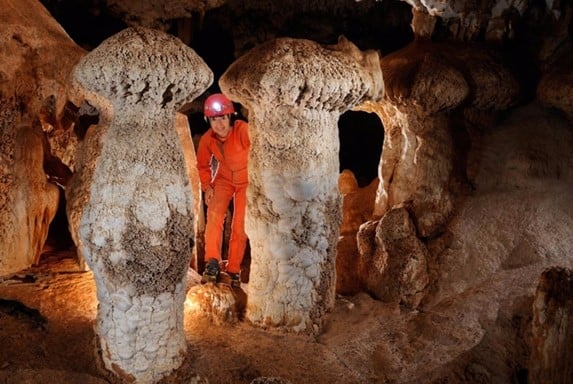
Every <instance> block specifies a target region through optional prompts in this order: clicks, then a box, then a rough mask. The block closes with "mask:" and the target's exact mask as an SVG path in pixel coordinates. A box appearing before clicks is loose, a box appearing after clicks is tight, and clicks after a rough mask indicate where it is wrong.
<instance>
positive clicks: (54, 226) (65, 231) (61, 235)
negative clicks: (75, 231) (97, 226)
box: [40, 188, 76, 262]
mask: <svg viewBox="0 0 573 384" xmlns="http://www.w3.org/2000/svg"><path fill="white" fill-rule="evenodd" d="M75 248H76V246H75V244H74V241H73V239H72V235H71V233H70V229H69V224H68V217H67V215H66V197H65V193H64V190H63V189H61V188H60V200H59V202H58V210H57V212H56V215H55V216H54V219H53V220H52V222H51V223H50V227H49V229H48V237H47V239H46V242H45V243H44V248H43V250H42V257H43V255H44V254H51V253H62V252H63V253H65V251H73V250H75ZM42 257H41V258H40V262H41V261H42Z"/></svg>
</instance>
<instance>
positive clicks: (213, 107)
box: [203, 93, 235, 117]
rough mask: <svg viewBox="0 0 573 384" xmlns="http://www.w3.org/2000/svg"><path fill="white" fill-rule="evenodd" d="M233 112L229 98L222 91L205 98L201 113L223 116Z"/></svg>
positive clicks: (209, 115)
mask: <svg viewBox="0 0 573 384" xmlns="http://www.w3.org/2000/svg"><path fill="white" fill-rule="evenodd" d="M232 113H235V107H233V103H232V102H231V100H229V99H228V98H227V96H225V95H223V94H222V93H215V94H213V95H211V96H209V97H208V98H207V100H205V106H204V107H203V114H204V115H205V117H214V116H223V115H230V114H232Z"/></svg>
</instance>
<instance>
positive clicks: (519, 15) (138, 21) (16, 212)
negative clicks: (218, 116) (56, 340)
mask: <svg viewBox="0 0 573 384" xmlns="http://www.w3.org/2000/svg"><path fill="white" fill-rule="evenodd" d="M24 3H25V4H24ZM24 3H20V2H16V1H11V0H6V1H4V4H3V11H1V12H0V19H2V20H4V21H5V25H6V26H7V28H6V29H5V31H4V32H2V33H1V34H0V36H2V39H3V40H2V41H3V43H2V44H3V46H4V53H1V54H0V61H1V62H2V67H1V70H2V72H1V73H0V74H1V75H2V79H3V80H4V82H3V84H2V85H1V86H0V99H2V107H1V110H0V113H1V114H0V121H1V123H2V137H1V141H0V144H1V145H2V146H3V151H2V154H3V157H2V158H1V159H0V160H1V165H2V172H3V174H2V184H1V187H2V188H3V194H4V197H3V200H2V205H0V208H1V211H0V212H1V213H2V215H3V217H4V220H3V223H4V228H3V230H2V232H1V235H2V236H1V237H0V240H1V241H2V259H0V276H2V280H0V282H1V283H2V285H0V298H2V300H3V301H2V304H3V305H5V306H6V307H10V308H12V309H11V310H12V311H20V312H21V313H27V314H32V315H31V316H32V317H34V318H38V319H40V320H38V321H39V322H40V323H41V324H42V327H45V323H46V317H42V315H40V314H38V313H36V312H34V310H30V309H26V308H25V307H24V309H22V307H19V306H18V305H17V304H14V303H19V302H18V301H14V300H16V299H18V298H19V296H18V293H15V291H14V289H13V288H14V286H17V284H16V283H15V282H20V283H22V284H29V283H30V281H31V282H32V283H34V282H35V281H36V279H37V276H35V275H34V272H33V271H34V268H36V267H38V266H39V267H41V266H42V263H43V258H45V259H48V258H50V257H53V256H54V255H55V256H56V258H57V257H64V258H66V259H69V260H72V261H73V263H76V264H77V266H76V267H75V270H77V271H86V273H88V274H93V276H94V278H95V282H96V286H98V288H97V295H98V300H99V309H98V314H97V320H96V318H95V315H94V318H93V319H92V320H91V321H92V322H94V323H96V325H95V326H94V327H95V328H94V332H95V334H96V336H97V338H98V343H99V344H98V348H100V352H99V354H98V359H101V360H102V361H103V365H104V366H105V369H106V370H107V373H105V374H102V373H101V371H100V373H95V371H93V370H92V368H89V369H86V372H91V374H93V375H96V376H97V375H103V376H101V377H106V380H109V381H110V382H113V381H114V380H119V381H121V380H127V381H136V382H142V383H143V382H160V381H162V380H167V381H169V380H174V382H177V380H178V378H181V377H184V376H185V375H190V374H191V373H190V372H197V369H196V367H195V368H192V369H190V368H189V364H191V363H189V361H193V358H192V357H190V356H191V355H190V354H192V352H190V351H189V347H191V350H192V348H193V347H195V348H196V344H195V345H194V344H193V343H189V345H187V344H186V342H185V338H186V337H187V338H189V333H185V332H186V331H185V330H184V329H183V300H184V295H187V300H188V301H189V300H190V298H192V301H193V302H194V305H193V308H192V313H194V315H197V314H198V313H199V314H200V315H207V317H208V318H209V319H210V321H213V322H215V323H217V324H219V325H221V324H222V325H223V326H225V324H227V325H231V324H235V325H236V324H237V323H238V324H243V323H246V324H248V326H249V327H253V328H256V327H259V328H262V329H265V330H269V331H273V332H274V331H284V332H286V333H287V334H288V333H302V334H310V335H311V336H312V337H316V338H318V339H319V340H322V343H321V344H324V345H325V346H326V349H327V350H328V351H329V352H332V353H334V354H335V355H337V356H338V358H340V359H343V360H344V361H345V365H346V366H347V367H351V368H349V369H348V370H346V371H345V373H343V376H344V378H341V379H340V380H342V381H340V382H348V383H352V382H367V381H368V380H370V381H371V382H386V381H392V382H403V383H409V382H427V383H432V382H440V381H444V380H450V381H453V382H510V381H512V382H519V383H522V382H539V383H541V382H555V383H559V382H563V383H566V382H568V380H569V378H570V377H571V371H570V370H571V369H570V368H569V367H570V366H572V365H571V364H570V363H571V361H569V360H570V359H569V357H568V356H570V352H569V349H570V346H569V345H571V343H570V341H571V339H570V338H569V335H570V334H571V331H570V330H569V328H570V326H568V325H567V313H568V311H570V310H571V306H570V301H569V300H567V299H566V298H564V297H562V296H563V295H562V294H561V293H560V292H569V291H570V289H571V288H570V287H571V278H570V274H571V272H570V268H571V254H572V252H573V243H572V242H571V239H573V233H571V228H573V225H572V224H573V208H572V207H571V204H570V202H569V199H568V196H569V194H570V191H571V190H572V189H571V187H572V172H571V169H573V160H572V157H571V154H570V148H571V145H572V143H573V141H572V138H571V121H573V117H572V116H573V101H572V100H573V92H572V91H571V85H572V84H573V81H572V72H571V68H573V65H571V64H572V62H573V55H572V53H571V52H572V50H571V35H572V23H571V18H572V17H573V5H572V4H570V3H568V2H547V3H543V2H507V3H505V2H504V3H503V4H502V3H500V2H495V1H491V2H482V3H480V4H477V3H476V4H474V3H470V2H455V1H448V2H442V3H440V4H434V3H433V2H425V3H422V2H419V1H416V0H405V1H384V2H378V1H357V2H354V1H337V2H334V3H332V4H329V5H327V4H326V3H325V2H321V1H316V2H298V1H294V0H293V1H287V2H283V3H281V5H278V4H274V3H272V2H264V1H246V2H238V1H226V2H225V1H207V2H194V1H176V0H174V1H170V2H161V3H155V2H151V3H143V2H137V1H135V2H131V1H123V2H118V1H111V0H110V1H107V2H106V4H104V3H102V2H99V1H89V0H83V1H80V2H73V1H49V0H45V1H43V2H42V4H43V6H45V7H46V9H47V10H46V9H43V8H42V5H41V4H40V3H39V2H36V1H29V2H24ZM48 11H49V12H48ZM131 28H135V29H131ZM137 28H142V29H141V30H139V31H140V32H136V33H133V34H132V35H130V34H129V33H130V32H128V31H134V30H135V31H137ZM126 32H128V33H126ZM66 33H67V34H68V35H69V36H68V35H66ZM122 33H123V35H122ZM134 36H135V37H134ZM137 36H140V37H141V41H140V42H138V40H137V39H138V37H137ZM341 36H342V37H341ZM113 39H119V41H114V40H113ZM122 39H123V40H122ZM133 39H135V40H133ZM156 39H157V41H159V43H158V42H156ZM133 41H135V43H134V45H133V47H134V49H136V51H137V47H140V46H141V45H143V46H146V47H147V48H146V49H147V51H146V49H144V50H143V51H142V52H144V53H141V52H139V53H137V54H136V56H137V57H138V58H139V60H136V61H134V62H131V63H127V64H126V61H125V59H126V58H127V57H130V58H131V57H132V54H133V53H132V51H130V49H131V48H130V47H132V46H130V44H131V43H132V42H133ZM171 42H175V43H174V45H171ZM54 46H57V47H58V49H55V50H54V49H53V47H54ZM111 47H115V48H113V49H112V48H111ZM162 50H164V51H162ZM136 51H134V52H136ZM157 52H164V53H163V55H164V57H170V55H171V54H173V53H174V52H178V53H177V54H175V55H174V56H173V57H171V59H173V61H170V60H167V63H168V65H167V69H165V70H160V69H159V68H160V65H162V64H165V62H166V60H161V59H160V60H159V61H157V62H156V61H153V60H155V58H157V56H161V54H157V55H156V56H154V53H157ZM182 52H189V56H186V55H187V53H182ZM191 52H193V54H192V53H191ZM145 53H149V58H147V56H145ZM279 53H280V54H279ZM194 54H196V55H197V56H196V57H197V59H194V58H192V57H195V56H193V55H194ZM281 55H282V56H281ZM142 57H146V58H145V59H142ZM183 57H186V58H188V59H189V61H188V62H185V61H183V62H178V61H177V60H179V59H182V58H183ZM94 58H95V59H97V60H94ZM112 58H113V60H112ZM148 59H149V63H151V64H147V65H145V64H143V65H142V63H146V61H145V60H148ZM114 60H117V61H114ZM197 60H198V61H197ZM203 60H204V63H205V65H206V66H205V68H204V69H200V68H202V67H201V65H202V64H199V63H200V62H202V61H203ZM78 63H79V64H78ZM185 63H186V64H185ZM293 63H295V64H294V65H293ZM374 64H375V65H374ZM124 65H125V67H124ZM317 67H320V68H321V70H317ZM98 71H99V72H98ZM114 71H116V72H114ZM130 71H132V75H131V76H129V75H126V74H128V73H129V72H130ZM146 71H148V72H149V73H148V74H146V73H147V72H146ZM185 71H187V72H185ZM201 71H204V73H203V74H201V73H202V72H201ZM112 72H113V76H112V75H110V73H112ZM142 73H144V74H146V75H145V76H142V78H143V80H142V78H139V77H138V76H140V75H141V74H142ZM156 76H157V77H156ZM194 76H198V77H197V78H194ZM102 79H106V81H107V82H109V83H107V82H105V81H104V82H102ZM194 79H200V80H197V82H195V83H194ZM269 79H271V80H269ZM272 79H279V80H275V81H274V82H273V81H272ZM164 82H166V83H169V82H172V84H171V86H170V87H168V88H169V89H168V90H169V92H163V91H162V86H163V85H165V84H164ZM142 84H147V85H143V86H142ZM301 84H302V85H301ZM154 86H157V88H154ZM122 90H123V91H125V92H123V93H121V92H119V93H118V91H122ZM136 90H139V91H140V93H137V92H135V91H136ZM218 90H223V91H224V92H225V93H227V94H228V95H229V96H231V98H232V99H233V101H234V102H236V103H238V105H239V106H240V107H241V111H242V113H244V116H245V118H247V119H248V120H249V122H250V124H251V125H252V128H253V131H252V134H253V137H254V141H255V143H256V145H255V149H254V152H253V158H254V159H256V160H257V161H256V163H255V164H254V165H253V168H252V171H253V172H252V174H253V180H252V196H251V198H250V199H249V206H250V208H249V210H250V212H251V213H250V216H249V218H248V222H247V226H248V227H249V228H250V230H249V231H250V236H251V247H250V249H249V252H250V255H249V257H248V258H246V259H247V260H248V261H249V262H250V265H248V266H245V270H246V271H249V272H250V273H252V275H251V276H248V275H247V276H244V277H243V282H244V283H245V284H244V285H243V287H242V289H240V290H239V291H240V292H234V291H233V290H231V289H228V288H227V287H225V286H214V287H204V286H200V285H196V286H193V287H189V284H190V282H193V279H194V278H195V276H193V272H194V273H198V272H201V262H202V248H201V247H202V230H203V228H202V225H203V224H202V221H203V220H204V218H203V217H202V214H203V209H204V207H202V206H201V198H200V196H199V192H198V187H197V177H196V175H195V174H194V172H195V170H194V169H193V162H194V160H193V156H194V153H193V152H194V150H193V142H192V141H196V140H197V138H198V137H199V136H200V135H201V134H202V133H203V132H204V131H205V128H206V127H205V125H204V123H203V122H202V117H201V114H200V111H201V105H202V101H203V99H204V95H205V94H208V93H211V92H215V91H218ZM132 91H133V92H132ZM157 92H158V93H157ZM171 92H174V93H171ZM185 92H188V93H186V94H184V93H185ZM166 95H167V97H166ZM138 97H141V98H140V99H138ZM162 98H163V99H162ZM142 100H143V102H142ZM161 100H162V101H161ZM147 102H148V103H149V104H147V105H145V104H144V103H147ZM165 105H167V106H168V107H172V108H171V109H170V110H169V111H168V112H165V111H166V110H165V108H164V107H165ZM159 106H161V107H159ZM142 107H143V108H142ZM176 112H177V113H176ZM142 116H144V117H145V118H143V117H142ZM136 122H137V123H136ZM136 127H137V128H140V129H141V131H142V132H147V134H146V140H141V139H140V138H138V137H137V135H136V134H133V136H129V135H125V133H122V130H126V131H129V132H131V131H130V130H133V129H134V128H136ZM172 128H175V129H172ZM281 129H283V130H284V131H281ZM154 135H157V136H154ZM166 138H167V139H166ZM124 140H127V141H124ZM136 143H137V145H136ZM154 147H156V148H160V150H161V154H162V155H165V154H169V156H168V159H169V162H167V164H163V162H162V160H160V157H153V155H152V153H153V151H152V150H150V148H154ZM180 148H185V149H184V150H183V151H181V149H180ZM132 151H133V153H132ZM134 154H136V156H135V157H134ZM143 174H144V175H146V176H150V175H152V176H153V177H154V178H153V180H154V181H155V182H154V183H145V182H142V179H141V175H143ZM114 175H115V176H114ZM150 185H154V186H155V187H154V188H155V189H154V188H153V187H150ZM165 186H167V189H165V188H164V187H165ZM114 191H115V192H114ZM126 191H130V192H126ZM124 193H125V194H126V196H127V200H126V197H125V196H124V197H119V195H122V194H124ZM163 194H164V197H162V198H159V196H163ZM189 196H193V197H192V198H191V197H189ZM126 212H128V213H126ZM90 215H91V217H92V218H91V219H87V217H90ZM118 222H120V223H121V225H119V227H118ZM117 228H120V229H121V230H117V231H116V229H117ZM124 229H125V232H124ZM189 233H190V234H192V236H190V237H191V239H188V238H187V236H186V234H189ZM85 256H87V258H86V257H85ZM135 256H138V257H135ZM86 262H87V263H86ZM184 264H185V265H184ZM46 265H47V264H46ZM187 265H191V267H192V268H191V269H190V270H189V271H187V268H186V266H187ZM277 271H278V272H277ZM186 273H187V275H186ZM185 284H187V287H185ZM249 284H252V285H251V286H249ZM362 294H367V295H369V297H371V300H373V301H372V303H374V304H372V306H373V307H377V308H378V311H381V312H378V315H377V316H381V315H380V313H383V314H384V315H383V316H384V317H386V318H387V319H386V320H383V319H382V317H378V318H377V319H378V322H379V324H378V326H379V327H380V328H379V329H378V332H377V334H378V335H379V336H378V338H376V337H375V338H371V337H369V336H365V335H361V334H359V336H358V337H356V338H353V337H352V336H350V335H349V334H346V336H345V337H346V341H345V342H342V343H337V342H336V340H337V337H336V336H335V335H333V334H332V329H333V328H334V329H335V328H337V327H336V324H337V323H336V319H337V317H334V320H333V319H332V316H333V315H332V314H333V313H334V315H336V314H338V315H340V314H341V313H340V310H338V308H339V306H340V305H341V303H347V302H353V303H360V302H361V301H362V300H365V299H364V298H363V296H361V295H362ZM249 295H250V296H249ZM249 298H250V299H251V300H250V301H249ZM27 300H28V301H29V302H31V303H34V302H35V301H34V300H35V299H29V298H28V299H22V301H24V302H25V301H27ZM379 305H384V306H387V307H384V308H387V309H388V312H384V311H383V310H382V309H380V307H378V306H379ZM31 306H32V307H33V306H34V305H31ZM36 307H37V305H36ZM348 308H349V310H350V309H351V308H353V305H350V304H349V306H348ZM390 308H392V309H390ZM46 311H47V309H46ZM186 313H187V312H186ZM461 313H464V315H463V316H462V315H461ZM151 314H153V316H151ZM147 315H150V316H151V317H150V318H149V319H148V318H147V317H146V316H147ZM186 316H187V315H186ZM47 318H48V320H47V322H48V324H49V322H50V319H49V317H47ZM122 318H124V320H121V319H122ZM375 318H376V317H375ZM0 319H1V318H0ZM388 319H390V320H388ZM456 319H457V320H458V321H457V322H456V321H455V320H456ZM333 324H334V325H333ZM373 327H375V326H373ZM342 328H343V329H344V331H345V330H346V328H345V327H344V326H342ZM343 329H338V331H339V332H340V334H341V335H342V334H344V331H343ZM372 329H376V328H371V329H369V331H372ZM143 330H144V331H143ZM348 332H352V326H349V327H348ZM448 333H451V334H452V335H451V338H450V337H448V336H446V335H447V334H448ZM434 335H437V337H433V336H434ZM362 336H364V337H365V338H368V339H369V343H371V344H368V345H367V346H366V347H364V346H363V344H364V341H363V340H364V339H363V338H362ZM167 340H171V341H170V342H169V343H168V344H169V346H168V347H165V343H167ZM444 340H446V341H444ZM162 343H163V344H162ZM198 344H199V345H201V344H200V342H198ZM158 345H159V348H158V347H157V346H158ZM201 348H205V347H201ZM413 349H415V350H416V352H413V351H412V350H413ZM352 351H354V352H355V353H354V354H353V353H352ZM4 356H5V355H4ZM183 357H185V360H184V359H183ZM364 361H368V362H369V363H368V364H366V365H365V364H364ZM444 361H445V362H446V363H444ZM499 361H505V362H506V363H505V364H500V363H499ZM557 362H558V363H557ZM12 364H13V363H2V362H0V374H5V377H8V378H10V376H11V375H12V377H19V379H20V380H23V379H22V377H23V376H22V375H24V373H23V372H24V371H22V370H21V369H20V368H21V367H19V366H18V364H17V363H16V364H15V365H16V367H13V366H12ZM253 364H254V363H253ZM358 366H361V368H356V367H358ZM267 368H268V367H266V366H265V365H264V364H263V365H260V366H258V371H257V373H258V374H255V373H252V372H251V373H249V374H248V375H246V376H248V378H247V377H239V376H240V375H239V376H237V375H236V374H234V373H232V372H221V373H218V376H217V375H215V377H216V378H214V379H212V380H214V381H213V382H225V381H226V380H227V381H228V380H233V382H250V380H252V379H255V378H256V377H257V376H261V379H262V377H264V376H273V375H272V373H273V372H275V371H273V369H270V368H268V369H267ZM288 368H289V367H287V369H288ZM189 369H190V371H188V370H189ZM327 369H328V368H327ZM63 370H64V371H65V370H66V368H65V367H64V369H63ZM38 372H40V371H38ZM110 372H111V373H112V374H111V376H110V375H109V373H110ZM208 372H209V369H206V370H200V372H198V375H200V376H202V377H205V378H207V379H209V373H208ZM280 372H281V376H283V377H286V376H289V374H287V373H285V371H280ZM349 372H350V373H352V374H350V373H349ZM18 375H20V376H18ZM106 375H107V376H106ZM300 375H302V373H301V372H298V373H296V372H295V373H294V376H289V377H290V380H291V381H292V382H296V378H295V377H299V378H300ZM352 375H355V376H352ZM323 376H324V372H323ZM0 377H4V376H0ZM185 377H188V376H185ZM64 380H65V379H64ZM217 380H219V381H217ZM312 380H314V381H315V382H321V381H320V380H324V382H331V381H329V380H328V379H327V378H326V377H321V376H320V374H317V376H315V377H313V378H312ZM253 382H254V381H253Z"/></svg>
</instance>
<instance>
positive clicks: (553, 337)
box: [529, 267, 573, 384]
mask: <svg viewBox="0 0 573 384" xmlns="http://www.w3.org/2000/svg"><path fill="white" fill-rule="evenodd" d="M572 316H573V271H572V270H571V269H565V268H561V267H554V268H550V269H547V270H546V271H545V272H543V274H542V275H541V278H540V281H539V285H538V287H537V291H536V293H535V300H534V303H533V321H532V340H531V343H532V345H531V359H530V370H529V379H530V382H531V383H555V384H565V383H569V382H570V381H571V378H572V377H573V351H572V348H573V325H572V322H571V317H572Z"/></svg>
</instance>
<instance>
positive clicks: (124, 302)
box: [110, 290, 132, 312]
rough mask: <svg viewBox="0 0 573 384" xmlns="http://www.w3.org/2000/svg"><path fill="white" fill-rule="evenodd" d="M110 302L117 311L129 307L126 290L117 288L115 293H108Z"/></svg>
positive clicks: (124, 310)
mask: <svg viewBox="0 0 573 384" xmlns="http://www.w3.org/2000/svg"><path fill="white" fill-rule="evenodd" d="M110 299H111V303H112V305H113V306H115V307H116V308H117V309H118V310H119V311H122V312H126V311H127V310H128V309H129V308H131V305H132V304H131V297H129V296H128V295H127V292H125V291H124V290H119V291H117V292H115V293H112V294H111V295H110Z"/></svg>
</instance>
